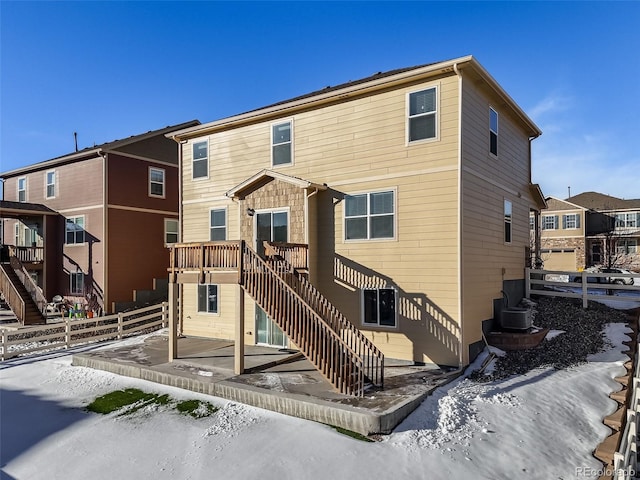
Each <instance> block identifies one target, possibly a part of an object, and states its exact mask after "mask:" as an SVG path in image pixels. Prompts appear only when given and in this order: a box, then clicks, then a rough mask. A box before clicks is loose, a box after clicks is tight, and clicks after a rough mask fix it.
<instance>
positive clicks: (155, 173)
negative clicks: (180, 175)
mask: <svg viewBox="0 0 640 480" xmlns="http://www.w3.org/2000/svg"><path fill="white" fill-rule="evenodd" d="M164 173H165V172H164V170H163V169H162V168H153V167H149V195H150V196H152V197H162V198H164Z"/></svg>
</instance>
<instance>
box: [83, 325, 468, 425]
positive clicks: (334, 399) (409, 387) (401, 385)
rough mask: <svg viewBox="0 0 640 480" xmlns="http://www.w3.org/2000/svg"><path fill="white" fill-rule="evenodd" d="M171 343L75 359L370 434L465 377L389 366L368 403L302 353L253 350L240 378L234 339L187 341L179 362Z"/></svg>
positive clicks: (154, 339) (162, 339)
mask: <svg viewBox="0 0 640 480" xmlns="http://www.w3.org/2000/svg"><path fill="white" fill-rule="evenodd" d="M168 343H169V342H168V337H167V336H166V335H162V334H158V335H153V336H150V337H148V338H146V339H145V340H144V343H140V344H136V345H121V346H118V345H117V344H116V345H114V346H112V347H110V348H107V349H100V350H95V351H91V352H86V353H79V354H75V355H74V356H73V365H77V366H84V367H90V368H95V369H99V370H104V371H108V372H112V373H116V374H119V375H124V376H129V377H134V378H140V379H143V380H148V381H151V382H156V383H161V384H164V385H171V386H174V387H178V388H183V389H187V390H191V391H194V392H200V393H205V394H208V395H213V396H216V397H220V398H224V399H227V400H232V401H236V402H239V403H243V404H247V405H252V406H255V407H259V408H264V409H267V410H272V411H275V412H279V413H283V414H286V415H291V416H295V417H300V418H304V419H308V420H313V421H316V422H321V423H326V424H329V425H334V426H338V427H342V428H346V429H348V430H352V431H354V432H358V433H361V434H363V435H369V434H374V433H389V432H391V430H393V428H394V427H396V426H397V425H398V424H399V423H400V422H401V421H402V420H403V419H404V418H405V417H406V416H407V415H409V414H410V413H411V412H412V411H413V410H415V409H416V408H417V407H418V405H420V403H421V402H422V401H423V400H424V398H425V397H426V396H428V395H429V394H430V393H431V392H432V391H433V390H434V389H435V388H437V387H439V386H441V385H444V384H446V383H448V382H450V381H451V380H453V379H454V378H456V377H457V376H458V375H459V374H460V373H461V372H460V371H458V370H451V369H440V368H438V366H436V365H426V366H416V365H408V364H403V362H393V361H392V360H386V362H385V370H384V373H385V380H384V389H382V390H380V389H370V390H368V391H367V393H366V394H365V396H364V397H360V398H357V397H351V396H347V395H342V394H339V393H337V392H336V391H335V390H334V389H333V387H332V386H331V385H330V384H329V383H328V382H327V381H326V380H325V379H324V378H323V377H322V376H321V374H320V373H319V372H318V371H317V370H316V369H315V368H314V367H313V366H312V365H311V363H310V362H309V361H307V360H306V359H305V358H304V357H302V356H301V355H300V354H299V353H298V352H297V351H294V350H285V349H283V350H278V349H274V348H269V347H261V346H245V369H246V373H244V374H242V375H235V374H234V370H233V369H234V345H233V342H232V341H227V340H217V339H205V338H180V339H178V354H179V358H178V359H177V360H174V361H173V362H169V361H168Z"/></svg>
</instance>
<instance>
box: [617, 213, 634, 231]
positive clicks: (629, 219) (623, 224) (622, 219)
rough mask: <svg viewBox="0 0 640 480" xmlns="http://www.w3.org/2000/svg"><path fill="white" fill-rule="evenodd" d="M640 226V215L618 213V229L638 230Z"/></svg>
mask: <svg viewBox="0 0 640 480" xmlns="http://www.w3.org/2000/svg"><path fill="white" fill-rule="evenodd" d="M638 226H640V213H636V212H631V213H617V214H616V228H636V227H638Z"/></svg>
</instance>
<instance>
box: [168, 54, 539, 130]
mask: <svg viewBox="0 0 640 480" xmlns="http://www.w3.org/2000/svg"><path fill="white" fill-rule="evenodd" d="M463 71H464V72H465V73H467V72H468V73H469V74H470V76H472V77H473V78H474V81H475V80H479V81H482V82H483V83H484V84H485V85H486V86H488V87H489V89H490V90H492V91H493V92H494V93H495V95H497V96H498V97H499V98H501V99H502V101H503V103H504V105H505V107H506V108H508V109H510V110H511V111H512V112H513V113H514V115H515V117H517V118H518V119H519V120H520V121H521V122H522V125H523V126H524V128H525V129H526V131H527V133H528V135H529V136H530V137H537V136H539V135H540V134H541V133H542V132H541V130H540V129H539V128H538V127H537V126H536V125H535V123H533V121H532V120H531V119H530V118H529V117H528V116H527V115H526V114H525V113H524V111H523V110H522V109H521V108H520V107H519V106H518V105H517V104H516V102H515V101H514V100H513V99H512V98H511V97H510V96H509V95H508V94H507V93H506V92H505V91H504V90H503V88H502V87H501V86H500V85H499V84H498V82H496V80H495V79H494V78H493V77H492V76H491V75H489V73H488V72H487V71H486V70H485V69H484V68H483V67H482V65H480V63H479V62H478V61H477V60H476V59H475V58H474V57H473V56H471V55H468V56H466V57H460V58H455V59H452V60H447V61H443V62H437V63H427V64H424V65H418V66H415V67H408V68H400V69H396V70H391V71H388V72H379V73H376V74H375V75H372V76H369V77H366V78H362V79H360V80H355V81H349V82H346V83H342V84H340V85H337V86H335V87H326V88H324V89H321V90H316V91H315V92H312V93H309V94H306V95H301V96H298V97H294V98H292V99H289V100H285V101H282V102H278V103H274V104H271V105H268V106H266V107H262V108H259V109H256V110H250V111H248V112H245V113H242V114H239V115H235V116H232V117H227V118H223V119H221V120H216V121H213V122H209V123H205V124H202V125H198V126H195V127H190V128H185V129H183V130H180V131H175V132H173V133H171V134H168V135H167V136H168V137H171V138H173V139H174V140H175V141H176V142H179V141H181V140H187V139H190V138H196V137H200V136H204V135H209V134H212V133H215V132H217V131H220V130H225V129H229V128H234V127H237V126H242V125H246V124H249V123H256V122H259V121H269V120H274V119H276V118H279V117H282V116H285V115H292V114H294V113H297V112H298V111H302V110H308V109H312V108H320V107H322V106H324V105H326V104H330V103H334V102H340V101H345V100H348V99H349V98H352V97H356V96H362V95H366V94H372V93H373V92H376V91H380V90H383V89H387V88H392V87H396V86H400V85H407V84H410V83H413V82H418V81H425V80H429V79H433V78H436V77H438V76H441V75H455V74H459V73H460V72H463Z"/></svg>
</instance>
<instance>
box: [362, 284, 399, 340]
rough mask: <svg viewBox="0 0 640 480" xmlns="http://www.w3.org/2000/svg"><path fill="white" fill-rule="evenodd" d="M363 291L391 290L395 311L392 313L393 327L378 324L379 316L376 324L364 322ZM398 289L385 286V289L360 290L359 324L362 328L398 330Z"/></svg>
mask: <svg viewBox="0 0 640 480" xmlns="http://www.w3.org/2000/svg"><path fill="white" fill-rule="evenodd" d="M365 290H376V291H378V292H379V291H380V290H393V295H394V305H395V311H394V319H393V325H381V324H380V315H378V322H377V323H370V322H365V321H364V292H365ZM398 310H399V308H398V289H397V288H395V287H391V286H385V287H366V286H365V287H361V288H360V324H361V325H362V326H363V327H369V328H383V329H386V330H397V329H398V328H399V325H398ZM378 313H379V312H378Z"/></svg>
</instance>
